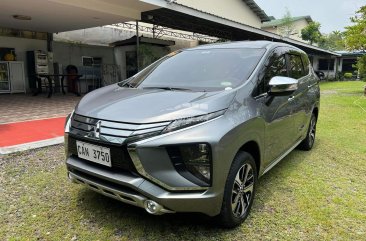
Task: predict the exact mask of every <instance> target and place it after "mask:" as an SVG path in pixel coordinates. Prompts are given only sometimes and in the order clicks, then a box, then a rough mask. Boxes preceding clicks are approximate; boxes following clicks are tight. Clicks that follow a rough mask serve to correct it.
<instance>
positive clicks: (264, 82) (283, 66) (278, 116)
mask: <svg viewBox="0 0 366 241" xmlns="http://www.w3.org/2000/svg"><path fill="white" fill-rule="evenodd" d="M286 53H287V48H283V47H278V48H276V49H275V50H274V51H273V52H272V53H271V54H270V55H269V57H268V59H267V61H266V63H265V64H264V67H263V70H262V71H261V74H260V75H259V78H258V83H257V84H258V86H257V92H256V97H255V98H256V100H257V101H259V102H260V103H261V117H262V118H263V120H264V122H265V130H264V131H265V158H264V162H265V163H264V165H265V166H268V165H269V164H270V163H271V162H272V161H274V160H275V159H276V158H277V157H279V156H281V154H283V153H284V152H285V151H286V150H287V149H288V148H290V146H291V144H292V142H293V133H294V125H293V115H292V111H293V106H292V102H291V100H289V98H290V97H291V96H290V95H285V96H271V95H269V94H268V92H269V81H270V80H271V78H273V77H274V76H286V77H288V66H287V61H288V60H287V56H286Z"/></svg>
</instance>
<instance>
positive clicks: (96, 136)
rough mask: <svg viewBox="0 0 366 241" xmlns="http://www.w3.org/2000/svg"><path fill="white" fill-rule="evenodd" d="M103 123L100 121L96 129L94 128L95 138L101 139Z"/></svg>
mask: <svg viewBox="0 0 366 241" xmlns="http://www.w3.org/2000/svg"><path fill="white" fill-rule="evenodd" d="M101 123H102V122H101V121H98V122H97V124H96V127H95V128H94V132H93V134H94V137H95V138H97V139H99V135H100V126H101Z"/></svg>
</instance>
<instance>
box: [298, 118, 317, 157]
mask: <svg viewBox="0 0 366 241" xmlns="http://www.w3.org/2000/svg"><path fill="white" fill-rule="evenodd" d="M316 122H317V119H316V116H315V114H314V113H313V114H312V115H311V119H310V123H309V127H308V131H307V133H306V138H305V139H304V140H303V141H302V142H301V143H300V145H299V149H300V150H304V151H310V150H311V149H312V148H313V146H314V142H315V135H316Z"/></svg>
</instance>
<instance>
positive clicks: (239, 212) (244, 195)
mask: <svg viewBox="0 0 366 241" xmlns="http://www.w3.org/2000/svg"><path fill="white" fill-rule="evenodd" d="M245 174H246V175H245ZM257 180H258V174H257V167H256V164H255V161H254V158H253V157H252V156H251V155H250V154H249V153H247V152H239V153H238V154H237V155H236V157H235V159H234V161H233V163H232V165H231V168H230V171H229V175H228V177H227V180H226V184H225V190H224V198H223V202H222V206H221V212H220V214H219V215H218V221H219V224H220V226H222V227H225V228H234V227H236V226H239V225H240V224H241V223H242V222H244V220H245V219H246V218H247V217H248V215H249V212H250V209H251V207H252V204H253V199H254V195H255V190H256V186H257Z"/></svg>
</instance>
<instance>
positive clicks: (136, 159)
mask: <svg viewBox="0 0 366 241" xmlns="http://www.w3.org/2000/svg"><path fill="white" fill-rule="evenodd" d="M127 151H128V154H129V155H130V157H131V160H132V162H133V164H134V165H135V168H136V170H137V172H138V173H139V174H140V175H142V176H143V177H145V178H147V179H148V180H150V181H152V182H154V183H155V184H157V185H159V186H161V187H163V188H165V189H167V190H170V191H202V190H207V189H208V187H200V186H197V187H171V186H169V185H167V184H165V183H164V182H162V181H160V180H158V179H156V178H155V177H153V176H151V175H150V174H149V173H147V172H146V171H145V169H144V167H143V166H142V164H141V161H140V158H139V156H138V154H137V151H136V148H135V147H128V148H127ZM177 175H179V174H178V173H177Z"/></svg>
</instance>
